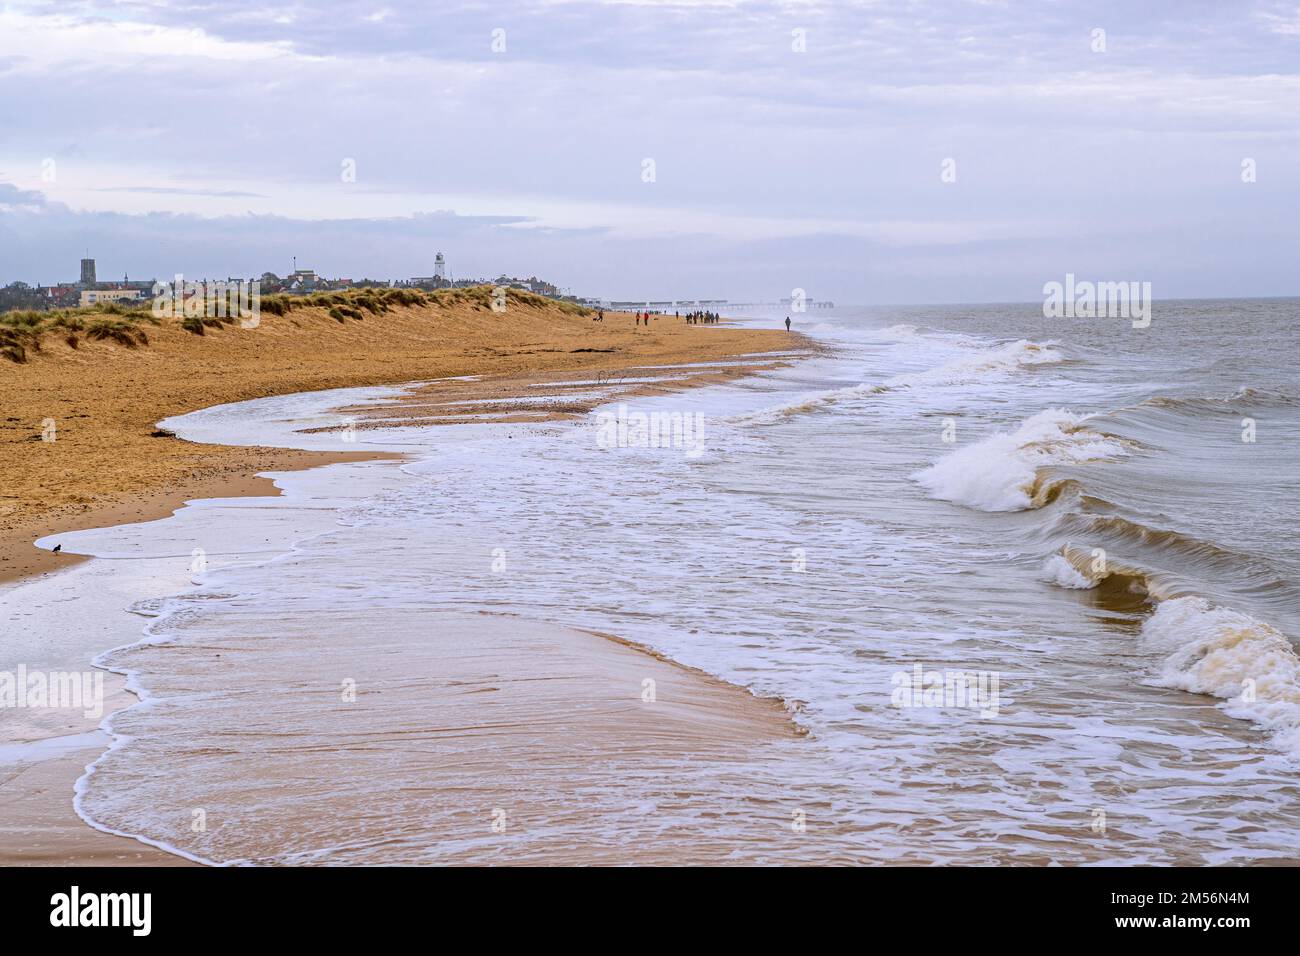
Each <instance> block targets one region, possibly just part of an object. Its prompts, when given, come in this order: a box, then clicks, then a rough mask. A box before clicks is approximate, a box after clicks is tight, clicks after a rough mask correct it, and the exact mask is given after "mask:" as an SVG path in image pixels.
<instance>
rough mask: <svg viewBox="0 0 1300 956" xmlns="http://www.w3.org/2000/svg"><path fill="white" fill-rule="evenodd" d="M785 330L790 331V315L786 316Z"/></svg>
mask: <svg viewBox="0 0 1300 956" xmlns="http://www.w3.org/2000/svg"><path fill="white" fill-rule="evenodd" d="M785 330H786V331H787V332H789V331H790V316H788V315H787V316H786V317H785Z"/></svg>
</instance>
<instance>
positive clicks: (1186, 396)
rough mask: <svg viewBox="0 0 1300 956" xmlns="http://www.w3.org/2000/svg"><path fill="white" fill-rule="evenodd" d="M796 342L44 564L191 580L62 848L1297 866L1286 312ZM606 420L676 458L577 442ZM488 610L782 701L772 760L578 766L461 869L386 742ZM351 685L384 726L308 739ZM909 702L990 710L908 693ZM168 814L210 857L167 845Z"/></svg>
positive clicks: (627, 441)
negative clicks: (730, 367)
mask: <svg viewBox="0 0 1300 956" xmlns="http://www.w3.org/2000/svg"><path fill="white" fill-rule="evenodd" d="M775 318H776V317H766V318H762V317H760V318H747V319H745V320H743V321H745V322H751V323H754V324H772V323H774V322H775ZM796 318H797V319H798V320H800V321H799V323H798V325H799V327H801V328H802V330H803V331H805V332H806V333H807V334H809V335H810V336H811V337H813V338H814V339H816V340H817V341H819V342H820V343H821V344H823V345H824V346H825V347H826V349H825V351H824V352H823V353H821V354H818V355H816V356H814V357H811V358H804V359H800V360H795V361H792V363H791V364H790V365H789V366H787V367H785V368H782V369H778V370H776V371H770V372H764V373H760V374H756V375H753V376H750V377H748V378H742V379H738V380H735V381H733V382H730V383H728V384H725V385H718V386H710V387H706V388H700V389H695V390H692V391H688V392H683V393H678V394H673V395H665V396H658V397H654V398H636V399H632V398H625V399H619V398H617V397H616V396H612V397H611V403H610V404H609V405H607V406H605V407H603V408H602V409H600V410H598V412H597V413H596V414H593V415H592V416H591V417H590V419H589V420H585V421H578V422H558V423H537V424H523V425H521V424H510V425H506V424H491V423H490V422H485V423H481V424H480V423H475V424H472V425H464V426H434V427H425V428H420V427H407V428H401V429H392V430H389V429H385V430H380V431H365V432H362V433H361V436H362V437H361V440H362V442H363V443H370V444H373V445H374V447H377V448H385V449H395V450H403V451H406V452H408V453H410V454H411V455H412V460H410V461H408V462H403V463H394V462H373V463H368V464H366V465H364V466H358V465H349V466H337V467H331V468H326V469H320V470H317V471H313V472H309V473H305V474H300V475H289V476H284V477H283V478H281V479H280V482H281V484H282V485H283V486H284V487H285V488H286V489H287V490H288V494H287V495H286V497H285V498H283V499H277V500H276V501H272V502H260V503H258V504H256V505H245V506H240V505H238V504H236V503H230V504H229V505H228V506H227V507H223V508H207V509H193V510H192V511H191V512H189V513H187V512H182V513H181V514H180V515H178V516H177V517H176V518H173V519H170V520H169V521H168V522H157V523H154V524H152V525H148V526H136V528H134V529H126V530H124V529H111V530H108V531H98V532H88V533H85V534H83V535H71V536H70V535H64V536H61V540H62V541H63V543H64V547H65V550H72V551H80V550H84V551H87V552H91V553H98V554H103V555H109V556H112V557H116V558H118V559H123V558H129V557H131V556H132V555H135V556H137V557H141V558H146V557H147V558H150V559H157V558H159V557H161V556H164V555H175V556H177V558H178V560H179V559H182V558H184V557H185V556H187V555H189V554H191V552H192V549H193V548H202V549H203V551H204V553H205V554H210V555H211V556H212V557H211V560H210V561H209V563H208V564H207V566H206V569H205V570H202V571H200V572H197V573H196V574H195V575H194V577H193V580H194V586H193V587H192V588H190V589H187V590H184V591H181V592H180V593H175V594H140V595H139V601H138V602H137V603H135V604H134V605H133V613H134V614H136V615H140V616H141V617H140V622H141V625H142V626H143V627H144V630H145V636H144V640H143V641H142V642H141V643H139V644H135V645H131V646H128V647H125V648H122V649H118V650H116V651H112V652H110V653H108V654H106V655H105V656H104V658H103V659H102V661H101V663H102V664H103V665H104V666H107V667H110V668H113V669H114V670H117V671H120V672H124V673H126V674H127V675H128V676H129V679H130V682H131V683H132V685H133V686H135V687H136V688H137V689H138V690H139V691H140V692H141V693H142V694H143V695H144V696H145V698H146V700H145V703H143V704H141V705H139V706H136V707H133V708H131V709H129V710H126V711H122V712H119V713H118V714H116V715H114V716H113V717H111V718H110V719H109V720H108V721H107V722H106V729H108V730H109V731H110V732H111V733H112V734H113V735H114V743H113V747H112V749H111V750H109V751H108V752H107V753H106V754H105V756H104V757H103V758H101V759H100V761H99V762H98V763H97V764H96V765H95V767H94V769H93V772H91V773H89V774H88V775H87V776H86V777H84V778H83V779H82V781H81V782H80V785H79V790H80V793H79V797H78V809H79V812H81V813H82V814H83V816H84V817H85V818H86V819H87V820H88V821H90V822H92V823H93V824H94V825H97V826H100V827H103V828H105V829H109V830H112V831H114V832H123V833H129V834H132V835H135V836H138V837H140V838H142V839H146V840H149V841H151V842H155V843H158V844H160V845H164V846H167V847H170V848H173V849H175V850H176V851H178V852H183V853H186V854H188V855H192V856H194V857H196V858H199V859H204V860H211V861H216V862H246V861H258V862H316V863H344V862H346V863H357V862H366V863H387V862H404V863H409V862H439V861H445V860H457V861H465V860H468V861H483V862H487V861H506V862H509V861H516V860H518V861H530V862H536V861H540V860H545V859H548V858H564V854H565V852H566V850H568V851H572V852H573V853H575V854H577V853H580V851H581V849H582V848H583V847H584V846H599V847H600V848H601V849H602V850H603V851H604V852H606V853H608V854H610V855H612V858H614V859H618V858H620V854H625V856H624V857H623V858H625V859H626V860H627V861H628V862H636V861H637V860H643V859H647V854H650V856H649V858H651V859H653V858H654V856H653V850H652V849H650V848H662V849H663V851H664V858H665V859H672V858H687V859H712V860H720V861H729V862H773V861H799V862H921V863H934V862H951V863H990V862H1007V863H1015V862H1024V863H1048V862H1057V863H1064V864H1079V863H1145V864H1154V863H1189V864H1195V863H1249V862H1260V861H1270V860H1274V861H1280V860H1289V861H1293V862H1294V861H1295V860H1296V859H1297V857H1298V855H1300V851H1298V850H1297V849H1296V848H1297V847H1298V846H1300V657H1298V656H1297V653H1296V648H1295V642H1296V639H1297V636H1300V590H1298V588H1300V545H1297V543H1296V539H1295V534H1294V532H1295V528H1296V524H1297V522H1296V518H1297V512H1298V511H1300V504H1298V501H1300V498H1298V496H1297V490H1298V486H1300V451H1298V448H1300V444H1298V442H1300V380H1298V379H1297V376H1296V373H1295V369H1294V359H1295V356H1296V355H1297V354H1300V301H1298V300H1280V299H1279V300H1234V301H1221V302H1216V301H1204V302H1158V303H1156V304H1155V309H1154V314H1153V320H1152V323H1151V326H1150V327H1149V328H1146V329H1134V328H1132V326H1131V324H1130V323H1129V322H1128V321H1127V320H1123V319H1045V318H1044V317H1043V316H1042V314H1041V310H1040V309H1039V307H1037V306H1034V305H1002V306H992V305H990V306H971V307H908V308H895V309H888V308H876V309H861V310H841V311H838V312H832V313H829V314H825V315H818V316H816V317H812V316H797V317H796ZM584 384H590V383H584ZM397 394H400V390H396V389H394V390H365V391H364V392H363V393H362V392H356V391H354V392H350V393H347V394H340V395H331V394H330V393H313V394H312V395H309V396H295V397H292V398H286V399H271V400H263V401H260V402H250V403H240V404H238V405H233V406H225V407H223V408H220V409H213V410H209V411H206V412H200V413H196V414H194V415H191V416H183V417H181V418H178V419H172V420H170V421H169V422H168V423H167V427H169V428H173V429H175V430H176V431H177V432H178V433H179V434H181V435H182V436H184V437H192V438H196V439H202V440H211V441H224V442H238V443H249V444H263V443H279V444H299V445H301V446H303V447H331V446H333V447H340V448H352V449H355V448H357V447H359V446H358V445H356V444H338V439H337V438H336V437H334V436H332V435H331V434H330V433H329V432H320V431H315V432H313V433H311V434H307V435H304V434H301V433H300V432H298V431H297V430H296V429H298V428H299V427H304V428H306V427H312V428H318V427H319V426H320V424H321V423H322V422H329V421H331V420H333V419H334V417H335V416H336V415H337V413H336V412H334V411H333V409H337V408H340V407H343V406H345V405H350V404H355V403H356V402H357V401H358V400H360V401H363V402H381V401H384V400H387V399H389V398H392V397H393V396H395V395H397ZM620 402H621V403H622V405H623V407H622V408H621V409H620V407H619V403H620ZM620 413H621V414H623V416H624V418H626V417H627V415H629V414H630V415H632V416H636V415H638V414H644V415H647V416H651V415H655V416H660V419H661V420H664V421H668V422H669V423H670V426H671V428H677V429H678V431H676V432H671V431H666V433H668V434H676V435H678V436H679V437H680V436H682V435H683V434H688V435H689V436H690V437H691V438H692V439H693V440H691V441H667V442H666V443H665V444H666V445H667V447H652V446H649V447H648V446H647V443H644V442H641V441H639V440H638V433H637V432H636V430H635V428H633V430H632V431H631V432H626V431H625V432H624V433H621V437H618V438H617V439H616V440H614V441H611V440H610V436H611V435H619V434H620V433H618V432H617V431H616V430H611V426H610V422H611V420H612V418H611V416H617V415H619V414H620ZM684 422H685V423H686V426H687V427H688V428H689V427H694V429H695V430H694V431H690V432H684V431H683V430H682V425H683V423H684ZM263 532H265V534H264V535H263ZM232 534H234V535H236V536H237V537H238V538H239V547H226V545H225V544H224V542H225V541H226V540H227V537H228V536H230V535H232ZM259 540H260V541H262V542H263V544H264V547H262V548H260V549H259V548H252V547H251V546H250V544H249V542H256V541H259ZM235 552H238V554H235ZM227 553H230V554H231V555H232V557H231V559H230V560H224V559H223V558H222V555H225V554H227ZM484 612H486V613H491V614H497V615H508V616H509V617H508V618H507V619H508V620H517V621H518V622H519V626H520V627H528V626H531V625H534V624H539V623H553V624H561V625H570V626H576V627H580V628H585V629H590V630H593V631H598V632H602V633H609V634H615V635H618V636H620V637H623V638H626V639H628V640H631V641H634V642H638V643H640V644H644V645H646V646H648V647H651V648H653V649H655V650H656V651H659V652H661V653H662V654H664V655H667V656H668V657H670V658H672V659H674V660H677V661H679V662H681V663H683V664H687V665H690V666H692V667H696V668H700V669H702V670H705V671H707V672H709V673H712V674H715V675H717V676H719V677H722V678H724V679H726V680H728V681H730V682H733V683H735V684H738V685H740V686H742V687H745V688H748V689H749V690H750V691H752V692H753V693H755V694H758V695H762V696H770V697H775V698H779V699H781V700H783V701H786V702H787V704H788V706H789V707H790V709H791V712H792V714H793V716H794V719H795V720H796V721H797V722H798V723H799V724H800V725H801V726H802V727H803V728H804V729H805V730H806V731H807V733H806V736H804V737H801V738H799V739H795V740H790V741H783V742H777V743H771V744H767V745H764V746H762V747H759V748H756V749H753V748H738V749H737V750H736V752H734V753H726V754H721V753H712V752H710V753H707V754H701V755H700V757H699V758H698V759H695V760H686V761H682V760H680V759H677V758H673V759H669V758H662V759H660V758H657V757H656V756H655V755H654V754H653V753H651V754H648V755H643V756H642V758H640V759H639V760H634V759H629V760H624V761H617V762H615V763H616V765H615V764H611V765H609V766H604V765H601V766H588V765H583V766H582V767H581V770H582V777H583V780H584V781H585V783H584V786H583V788H582V790H581V792H580V793H569V792H565V791H564V786H565V783H564V781H565V780H566V777H565V775H564V774H563V773H559V772H557V774H556V775H555V776H554V778H547V782H546V784H545V786H541V785H534V786H532V789H529V790H528V791H527V792H526V793H521V794H516V797H517V798H518V799H520V800H528V801H531V806H532V808H533V817H532V822H531V824H530V826H528V827H526V828H525V829H524V831H523V832H520V833H514V834H512V838H511V840H510V841H508V842H507V843H503V842H502V841H500V840H492V839H491V838H490V837H488V836H485V835H481V834H480V833H479V831H477V830H475V831H473V832H470V830H469V829H467V828H465V827H463V826H461V824H460V823H459V822H458V821H459V819H460V818H459V817H458V816H457V813H456V812H455V811H454V810H452V809H447V807H446V806H445V805H444V804H439V807H440V809H438V810H437V811H436V812H432V811H429V810H428V806H427V805H428V801H429V800H430V799H431V798H430V793H433V794H435V795H436V794H438V793H439V792H442V794H443V796H445V793H446V790H447V789H448V788H450V789H453V790H454V788H455V787H457V786H466V787H468V786H469V783H468V782H467V781H466V780H463V779H460V778H459V777H458V776H457V775H456V774H447V773H446V772H445V769H444V770H443V771H442V772H441V775H440V776H438V775H432V776H431V774H433V771H434V769H436V767H435V766H434V765H431V764H430V763H429V762H428V760H427V759H426V758H427V757H428V754H429V752H430V751H431V750H432V749H434V748H436V746H438V745H435V744H433V743H427V744H422V743H419V742H416V743H411V742H410V741H409V740H406V741H405V742H403V743H400V744H399V743H395V741H401V740H403V737H402V735H403V734H404V733H407V732H408V731H409V728H404V727H403V726H400V721H399V725H389V724H386V723H384V721H391V720H393V719H396V717H395V715H398V716H400V715H402V714H411V713H417V712H419V708H420V707H421V701H422V696H421V694H422V688H421V685H420V677H421V675H424V674H425V672H426V670H427V669H428V668H430V667H433V666H435V665H434V664H433V663H432V659H431V658H430V657H429V656H428V649H429V642H430V640H431V639H433V638H431V635H430V627H431V625H430V623H429V622H444V621H450V622H455V621H458V620H462V619H464V617H465V616H467V615H473V614H480V613H484ZM55 613H57V612H56V610H51V611H50V614H55ZM439 626H441V625H439ZM223 647H224V648H227V652H226V654H225V656H222V657H220V660H218V656H219V650H218V649H219V648H223ZM353 672H356V673H358V674H360V675H361V676H360V677H359V678H358V679H359V680H369V681H371V683H372V684H373V683H374V682H379V683H380V684H382V686H383V687H385V688H386V692H387V693H388V694H389V698H388V699H389V701H390V702H391V703H392V708H390V710H388V711H387V712H385V713H384V714H382V715H374V719H373V721H371V720H365V721H358V720H356V719H355V716H352V717H349V716H346V715H340V714H339V712H338V708H337V707H332V706H330V705H329V704H328V702H327V701H326V700H325V696H326V695H325V693H324V691H322V690H320V688H323V687H326V686H329V687H335V686H336V685H337V681H336V679H335V678H336V677H337V675H338V674H340V673H353ZM918 673H919V674H921V675H923V676H922V681H921V686H920V687H919V688H918V690H917V692H916V693H908V692H907V689H908V687H909V686H910V684H909V683H908V682H909V681H913V680H915V678H916V675H917V674H918ZM935 674H938V675H940V676H941V677H942V676H943V675H955V674H972V675H979V680H980V681H982V683H980V684H979V686H980V688H981V689H982V691H983V694H982V695H980V696H978V698H977V699H976V700H975V701H973V702H972V701H971V700H970V699H967V698H966V696H965V695H962V694H955V693H949V694H948V695H947V696H945V695H944V694H942V693H931V694H926V693H924V691H925V690H927V689H928V690H930V691H932V692H933V691H934V687H932V686H931V685H930V684H928V683H925V680H926V678H925V677H924V675H935ZM950 689H951V688H950ZM575 759H576V758H575ZM437 766H442V765H437ZM250 780H255V781H260V782H258V783H255V784H252V785H250V783H249V781H250ZM539 787H540V789H539ZM547 788H551V789H547ZM679 791H690V793H682V792H679ZM699 793H707V794H710V795H712V796H711V797H710V799H709V800H701V799H699V798H698V796H693V795H692V794H699ZM719 795H721V796H719ZM575 801H577V802H579V803H581V805H582V807H583V812H582V813H580V814H575V813H573V812H570V810H569V809H564V808H565V807H570V808H571V806H572V804H573V803H574V802H575ZM435 803H436V800H435ZM197 807H202V808H205V812H206V814H207V815H208V817H209V818H211V819H213V820H214V821H224V823H223V824H222V825H219V826H218V825H214V826H213V827H211V828H208V829H206V830H204V831H195V830H194V829H193V828H192V827H191V826H190V825H189V823H190V819H191V814H192V810H193V808H197ZM304 813H305V814H307V816H308V819H309V820H310V824H309V825H304V824H303V823H302V819H303V815H304ZM431 813H432V815H431ZM792 818H793V819H797V820H799V821H800V825H798V826H792ZM701 848H703V849H701ZM674 854H677V855H676V856H674Z"/></svg>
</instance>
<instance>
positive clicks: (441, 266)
mask: <svg viewBox="0 0 1300 956" xmlns="http://www.w3.org/2000/svg"><path fill="white" fill-rule="evenodd" d="M433 277H434V278H435V279H437V280H438V281H439V282H441V281H442V280H443V279H445V278H447V260H446V259H444V258H443V255H442V253H441V252H440V253H438V254H437V255H436V256H434V257H433Z"/></svg>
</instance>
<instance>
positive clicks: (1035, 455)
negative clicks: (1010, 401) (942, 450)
mask: <svg viewBox="0 0 1300 956" xmlns="http://www.w3.org/2000/svg"><path fill="white" fill-rule="evenodd" d="M1087 417H1088V416H1085V415H1076V414H1074V413H1073V412H1067V411H1065V410H1064V409H1059V408H1049V409H1047V410H1045V411H1042V412H1039V413H1038V414H1037V415H1034V416H1033V417H1031V418H1028V419H1026V420H1025V422H1024V423H1023V424H1022V425H1021V426H1020V427H1019V428H1017V429H1016V430H1015V431H1014V432H998V433H996V434H994V435H991V436H989V437H988V438H985V439H982V440H980V441H978V442H975V443H974V444H972V445H968V446H966V447H965V448H959V449H957V450H956V451H954V452H952V453H951V454H949V455H948V456H947V457H945V458H941V459H940V460H939V461H938V462H936V463H935V464H933V465H931V466H930V467H929V468H926V469H924V470H922V471H919V472H917V473H916V474H915V475H914V476H913V477H914V478H915V480H916V481H917V482H919V483H920V485H921V486H922V487H923V488H925V490H926V491H927V492H929V493H930V496H931V497H934V498H939V499H942V500H944V501H952V502H955V503H956V504H961V505H965V506H966V507H968V508H975V509H977V510H979V511H1026V510H1028V509H1031V508H1041V507H1042V506H1043V505H1045V504H1048V503H1050V502H1051V501H1053V500H1055V499H1056V498H1057V497H1059V494H1060V492H1061V490H1062V486H1063V484H1064V482H1062V481H1054V480H1052V479H1051V478H1050V477H1040V475H1039V469H1040V468H1043V467H1046V466H1051V465H1074V464H1080V463H1083V462H1090V461H1113V460H1115V459H1117V458H1120V457H1122V456H1123V455H1124V454H1126V448H1125V442H1124V441H1123V440H1122V439H1119V438H1115V437H1113V436H1110V435H1104V434H1102V433H1100V432H1095V431H1092V430H1091V429H1089V428H1087V427H1086V426H1085V425H1084V422H1085V421H1086V420H1087Z"/></svg>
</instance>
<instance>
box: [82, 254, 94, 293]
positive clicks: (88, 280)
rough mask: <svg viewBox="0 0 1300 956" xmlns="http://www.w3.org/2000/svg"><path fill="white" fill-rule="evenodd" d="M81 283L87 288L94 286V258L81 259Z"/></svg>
mask: <svg viewBox="0 0 1300 956" xmlns="http://www.w3.org/2000/svg"><path fill="white" fill-rule="evenodd" d="M81 284H82V285H83V286H85V287H86V288H87V289H93V288H95V260H94V259H82V260H81Z"/></svg>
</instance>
